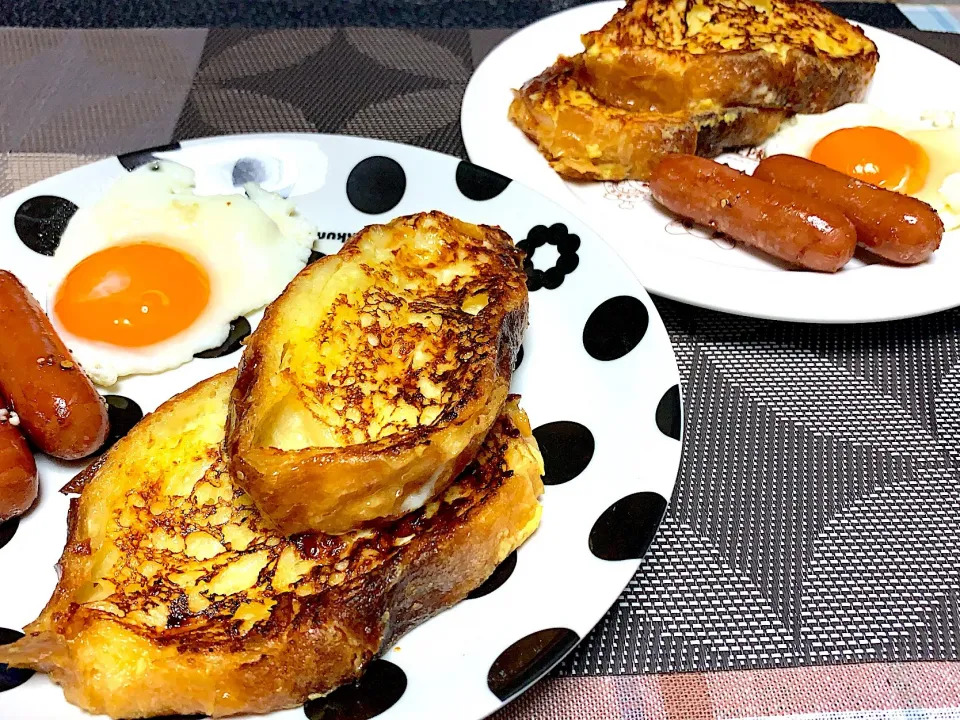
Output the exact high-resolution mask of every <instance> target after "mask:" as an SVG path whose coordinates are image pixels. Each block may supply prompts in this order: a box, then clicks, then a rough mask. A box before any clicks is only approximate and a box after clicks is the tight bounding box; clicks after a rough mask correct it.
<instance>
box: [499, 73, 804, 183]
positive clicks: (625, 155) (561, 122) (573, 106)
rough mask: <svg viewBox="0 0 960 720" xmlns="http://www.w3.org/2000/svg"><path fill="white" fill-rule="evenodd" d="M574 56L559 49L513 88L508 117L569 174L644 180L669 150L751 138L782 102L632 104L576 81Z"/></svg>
mask: <svg viewBox="0 0 960 720" xmlns="http://www.w3.org/2000/svg"><path fill="white" fill-rule="evenodd" d="M580 65H581V59H580V57H575V58H567V57H563V56H561V57H560V58H558V59H557V62H556V63H555V64H554V65H553V66H551V67H549V68H547V69H546V70H544V71H543V73H541V74H540V75H538V76H537V77H535V78H533V79H532V80H530V81H528V82H527V83H526V84H525V85H524V86H523V88H521V89H520V90H515V91H514V99H513V102H512V103H511V105H510V110H509V118H510V119H511V120H512V121H513V122H514V123H515V124H516V125H517V126H518V127H519V128H520V129H521V130H523V132H524V133H525V134H526V135H527V137H529V138H530V139H531V140H533V141H534V142H535V143H537V146H538V148H539V149H540V152H541V154H543V156H544V157H546V159H547V161H548V162H549V163H550V166H551V167H552V168H553V169H554V170H556V171H557V173H559V174H560V175H561V176H563V177H565V178H568V179H571V180H627V179H630V180H646V179H647V178H648V177H649V176H650V172H651V171H652V170H653V168H654V167H655V166H656V165H657V163H658V162H659V161H660V160H661V159H662V158H663V157H665V156H666V155H669V154H671V153H683V154H693V153H696V154H698V155H703V156H706V157H711V156H713V155H717V154H719V153H721V152H723V151H724V150H726V149H729V148H733V147H740V146H745V145H755V144H758V143H761V142H763V141H764V140H766V139H767V138H768V137H769V136H770V135H772V134H773V133H774V132H775V131H776V129H777V128H778V127H779V126H780V123H781V122H782V121H783V120H784V119H785V118H786V116H787V113H786V112H784V111H781V110H762V109H755V108H725V109H722V110H701V111H699V112H696V113H687V112H677V113H670V114H664V113H658V112H634V111H631V110H621V109H619V108H615V107H611V106H609V105H606V104H604V103H602V102H600V101H599V100H597V99H596V98H595V97H594V96H593V95H592V94H590V93H589V92H587V91H586V90H584V89H583V87H582V86H581V85H580V83H579V82H578V77H579V72H580Z"/></svg>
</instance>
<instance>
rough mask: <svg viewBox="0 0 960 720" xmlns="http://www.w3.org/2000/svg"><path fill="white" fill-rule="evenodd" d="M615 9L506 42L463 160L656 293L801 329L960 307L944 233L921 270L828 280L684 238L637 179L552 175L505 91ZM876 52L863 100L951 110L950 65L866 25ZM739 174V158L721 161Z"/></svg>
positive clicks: (487, 63)
mask: <svg viewBox="0 0 960 720" xmlns="http://www.w3.org/2000/svg"><path fill="white" fill-rule="evenodd" d="M621 5H622V3H621V2H600V3H595V4H592V5H583V6H580V7H577V8H574V9H572V10H567V11H565V12H562V13H559V14H557V15H553V16H551V17H548V18H546V19H544V20H541V21H540V22H537V23H535V24H533V25H530V26H528V27H526V28H524V29H523V30H521V31H520V32H518V33H516V34H515V35H512V36H511V37H509V38H507V39H506V40H505V41H504V42H503V43H501V44H500V45H499V46H498V47H497V48H495V49H494V50H493V51H492V52H491V53H490V54H489V55H488V56H487V58H486V59H485V60H484V61H483V63H482V64H481V65H480V67H479V68H477V71H476V72H475V73H474V75H473V78H472V79H471V80H470V84H469V85H468V86H467V91H466V95H465V96H464V99H463V106H462V109H461V118H460V124H461V128H462V130H463V140H464V143H465V144H466V147H467V152H468V154H469V156H470V159H471V160H472V161H473V162H475V163H477V164H478V165H483V166H485V167H488V168H491V169H492V170H496V171H497V172H500V173H503V174H504V175H509V176H510V177H512V178H515V179H517V180H519V181H521V182H523V183H526V184H527V185H529V186H530V187H532V188H535V189H537V190H539V191H540V192H542V193H543V194H545V195H547V196H548V197H551V198H553V199H554V200H556V201H557V202H558V203H560V204H562V205H563V206H564V207H566V208H568V209H569V210H570V211H571V212H573V213H575V214H576V215H578V216H579V217H581V218H582V219H583V220H584V221H585V222H587V223H588V224H590V225H591V226H592V227H593V228H594V229H596V230H597V231H598V232H599V233H600V235H601V236H602V237H603V238H605V239H606V240H607V242H609V243H610V244H611V245H612V246H613V248H614V249H615V250H616V251H617V252H618V253H619V254H620V256H621V257H623V259H624V260H626V262H627V265H629V266H630V268H631V269H632V270H633V271H634V272H635V273H636V274H637V277H639V278H640V282H641V283H643V285H644V287H646V288H647V290H649V291H650V292H652V293H654V294H656V295H663V296H665V297H669V298H673V299H675V300H680V301H683V302H687V303H691V304H693V305H699V306H701V307H706V308H713V309H716V310H724V311H726V312H731V313H736V314H738V315H748V316H752V317H761V318H772V319H776V320H794V321H799V322H821V323H840V322H873V321H878V320H893V319H897V318H904V317H914V316H917V315H925V314H928V313H932V312H936V311H938V310H944V309H946V308H950V307H954V306H956V305H960V283H957V282H956V278H957V277H958V276H960V231H953V232H950V233H947V234H946V235H945V236H944V239H943V243H942V245H941V247H940V249H939V250H938V251H937V252H936V253H935V254H934V256H933V258H932V259H931V260H930V261H928V262H926V263H924V264H923V265H920V266H916V267H911V268H900V267H891V266H887V265H882V264H865V263H864V262H862V261H861V260H859V259H857V258H854V260H852V261H851V262H850V263H849V264H848V266H847V267H846V268H844V269H843V270H841V271H840V272H839V273H837V274H836V275H821V274H818V273H812V272H799V271H792V270H787V269H785V268H784V267H783V266H782V265H779V264H777V263H775V262H771V261H769V260H767V259H765V258H764V257H762V256H761V255H760V254H758V253H753V252H750V251H748V250H745V249H742V248H739V247H737V248H734V247H733V246H732V245H731V244H730V243H728V242H724V241H719V242H718V241H711V240H710V238H709V235H708V234H707V233H704V232H702V231H700V230H694V231H693V232H690V231H688V230H687V229H686V228H684V227H683V226H682V225H680V224H679V223H676V222H672V217H671V216H669V215H667V214H666V213H664V212H663V211H662V210H660V209H659V208H657V207H656V206H655V205H654V204H653V202H652V201H650V200H649V199H648V198H647V197H646V192H645V191H646V188H645V185H644V184H643V183H639V182H634V181H627V182H623V183H575V182H568V181H564V180H562V179H561V178H560V177H559V176H558V175H557V174H556V173H554V172H553V170H551V169H550V167H549V165H547V162H546V161H545V160H544V159H543V157H542V156H541V155H540V153H539V152H537V149H536V147H535V145H534V144H533V143H532V142H530V141H529V140H528V139H527V138H526V137H525V136H524V134H523V133H522V132H521V131H520V130H519V129H518V128H517V127H516V126H514V125H513V124H512V123H510V122H509V121H508V120H507V108H508V107H509V105H510V101H511V99H512V95H511V88H518V87H520V86H521V85H522V84H523V83H524V82H525V81H526V80H527V79H529V78H530V77H533V76H534V75H538V74H539V73H540V72H541V71H542V70H543V69H544V68H545V67H547V66H548V65H550V64H552V63H553V61H554V60H555V59H556V57H557V55H558V54H560V53H563V54H575V53H577V52H579V51H581V50H582V49H583V46H582V44H581V43H580V35H581V34H582V33H584V32H587V31H589V30H593V29H596V28H599V27H601V26H602V25H603V24H604V23H605V22H606V21H607V20H608V19H609V18H610V17H611V16H612V15H613V14H614V12H616V10H617V9H618V8H619V7H621ZM864 30H865V32H866V33H867V35H869V37H870V38H871V39H872V40H873V41H874V42H876V44H877V47H878V48H879V50H880V63H879V65H878V67H877V72H876V76H875V77H874V80H873V83H872V85H871V87H870V90H869V93H868V94H867V98H866V102H870V103H872V104H875V105H877V106H878V107H880V108H882V109H884V110H888V111H890V112H893V113H904V112H911V113H913V112H915V113H917V114H919V113H920V112H921V111H923V110H927V109H948V110H955V111H956V110H960V96H958V95H957V93H956V91H955V90H953V88H957V87H960V66H957V65H955V64H954V63H952V62H950V61H949V60H947V59H946V58H944V57H941V56H940V55H937V54H936V53H934V52H933V51H931V50H928V49H926V48H924V47H921V46H919V45H916V44H914V43H911V42H909V41H908V40H904V39H903V38H900V37H898V36H896V35H893V34H891V33H888V32H884V31H883V30H877V29H875V28H871V27H866V26H864ZM720 159H721V160H725V161H727V162H730V164H733V165H737V166H738V167H740V169H749V168H750V167H751V166H752V164H753V163H752V162H751V161H748V160H746V159H745V158H742V157H740V156H737V155H725V156H722V157H721V158H720Z"/></svg>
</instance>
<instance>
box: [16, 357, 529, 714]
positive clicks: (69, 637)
mask: <svg viewBox="0 0 960 720" xmlns="http://www.w3.org/2000/svg"><path fill="white" fill-rule="evenodd" d="M234 377H235V374H234V373H233V372H232V371H231V372H228V373H224V374H222V375H220V376H217V377H215V378H211V379H210V380H207V381H204V382H202V383H200V384H199V385H197V386H195V387H194V388H192V389H190V390H188V391H187V392H185V393H183V394H182V395H180V396H178V397H176V398H173V399H172V400H170V401H168V402H167V403H165V404H164V405H163V406H161V407H160V408H159V409H158V410H157V411H156V412H155V413H153V414H152V415H150V416H148V417H147V418H145V419H144V421H143V422H141V423H140V425H138V426H137V427H136V428H135V429H134V430H133V431H132V432H131V433H130V434H128V435H127V436H126V437H125V438H124V439H123V440H121V441H120V442H119V443H117V445H116V446H114V448H112V449H111V450H110V451H109V453H108V454H107V455H106V456H105V457H104V459H103V460H102V461H101V462H99V463H97V464H96V465H94V466H91V469H90V470H88V471H87V472H86V473H84V475H83V477H82V478H80V480H79V481H78V482H77V483H74V487H75V488H77V487H82V488H83V490H82V495H81V497H80V498H79V499H75V500H73V501H72V502H71V508H70V516H69V531H68V540H67V544H66V547H65V549H64V552H63V556H62V557H61V560H60V566H61V568H62V571H63V572H62V576H61V579H60V582H59V583H58V585H57V588H56V590H55V592H54V594H53V597H52V598H51V600H50V602H49V603H48V605H47V607H46V608H45V609H44V610H43V613H42V614H41V615H40V617H39V618H38V619H37V620H36V621H34V622H33V623H31V624H30V625H29V626H28V627H27V628H26V629H25V630H26V633H27V634H26V636H25V637H24V638H22V639H21V640H19V641H18V642H16V643H14V644H12V645H6V646H0V662H2V663H7V664H10V665H12V666H15V667H31V668H34V669H37V670H40V671H43V672H47V673H49V674H50V675H51V676H52V678H53V679H54V681H55V682H57V683H59V684H60V685H61V686H62V687H63V690H64V693H65V695H66V697H67V699H68V700H69V701H70V702H72V703H74V704H76V705H79V706H80V707H82V708H84V709H85V710H88V711H90V712H92V713H97V714H99V713H105V714H108V715H110V716H112V717H115V718H121V717H122V718H133V717H149V716H153V715H165V714H179V713H197V712H199V713H205V714H207V715H211V716H214V717H220V716H226V715H232V714H238V713H262V712H269V711H273V710H279V709H283V708H287V707H294V706H296V705H299V704H301V703H303V702H304V701H305V700H306V699H307V698H308V696H310V695H313V694H324V693H326V692H329V691H330V690H331V689H333V688H335V687H336V686H338V685H340V684H342V683H345V682H349V681H351V680H353V679H355V678H356V677H358V676H359V675H360V673H361V672H362V670H363V667H364V666H365V664H366V663H368V662H369V661H370V660H371V659H372V658H373V657H375V656H376V655H377V654H379V653H380V652H381V651H382V650H383V649H384V648H386V647H388V646H389V645H390V643H392V642H393V641H394V640H395V639H396V638H397V637H399V636H400V635H402V634H403V633H405V632H406V631H407V630H409V629H410V628H412V627H413V626H415V625H416V624H418V623H420V622H422V621H423V620H425V619H427V618H428V617H430V616H432V615H433V614H435V613H437V612H439V611H440V610H442V609H444V608H446V607H448V606H450V605H452V604H454V603H456V602H458V601H459V600H461V599H463V598H464V597H465V596H466V594H467V593H468V592H470V591H471V590H472V589H474V588H475V587H476V586H478V585H479V584H480V583H481V582H482V581H483V580H484V579H486V577H487V576H489V574H490V573H491V572H492V571H493V569H494V568H495V567H496V565H497V564H498V563H499V562H500V561H502V560H503V558H504V557H506V555H508V554H509V553H510V552H512V551H513V549H515V548H516V547H517V546H518V545H519V544H520V543H522V542H523V541H524V540H525V539H526V538H527V537H528V536H529V535H530V534H531V533H532V532H533V531H534V529H535V528H536V526H537V524H538V522H539V517H540V506H539V503H538V500H537V498H538V496H539V495H540V493H541V492H542V490H543V485H542V483H541V481H540V476H541V473H542V469H543V467H542V459H541V458H540V456H539V452H538V451H537V448H536V442H535V441H534V440H533V438H532V435H531V432H530V426H529V423H528V421H527V420H526V416H525V415H524V414H523V412H522V411H521V410H519V408H518V407H517V404H516V398H515V397H514V398H512V399H511V401H509V402H508V403H507V404H506V408H505V411H504V414H503V415H502V416H501V417H500V418H498V420H497V421H496V423H495V424H494V426H493V428H492V429H491V431H490V434H489V435H488V437H487V440H486V442H485V443H484V445H483V446H482V447H481V449H480V451H479V453H478V455H477V458H476V460H475V462H474V463H472V464H471V465H470V467H469V468H467V470H466V471H465V472H464V473H463V474H462V475H461V476H460V477H459V478H458V479H457V481H456V482H455V483H454V484H453V485H452V486H450V488H448V490H447V491H446V493H444V496H443V498H442V499H441V500H438V501H436V502H432V503H429V504H428V505H427V506H425V507H424V508H421V509H420V510H418V511H416V512H414V513H411V514H410V515H409V516H407V517H404V518H403V519H401V520H400V521H397V522H396V523H393V524H390V525H388V526H384V527H383V528H381V529H380V530H378V531H377V532H371V531H358V532H356V533H352V534H350V535H345V536H323V535H309V536H300V537H298V538H295V539H292V540H291V539H287V538H284V537H283V536H281V535H279V534H277V533H276V531H275V530H273V529H272V528H271V526H270V524H269V522H268V521H266V520H265V519H264V518H262V517H261V516H260V515H259V514H258V513H257V512H256V509H255V508H254V506H253V503H252V501H251V500H250V498H249V497H248V496H247V495H246V494H245V493H243V492H242V491H241V490H240V489H239V488H237V487H236V486H235V484H234V483H233V479H232V478H231V476H230V474H229V472H228V471H227V468H226V463H225V461H224V459H223V457H222V451H221V441H222V438H223V431H224V418H225V415H226V410H227V402H228V396H229V393H230V389H231V387H232V385H233V381H234ZM201 536H203V537H201ZM218 591H219V592H218Z"/></svg>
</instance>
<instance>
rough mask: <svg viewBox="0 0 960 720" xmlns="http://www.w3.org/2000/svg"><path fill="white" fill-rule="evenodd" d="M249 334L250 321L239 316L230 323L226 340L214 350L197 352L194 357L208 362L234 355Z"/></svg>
mask: <svg viewBox="0 0 960 720" xmlns="http://www.w3.org/2000/svg"><path fill="white" fill-rule="evenodd" d="M250 332H251V328H250V321H249V320H247V319H246V318H245V317H243V315H241V316H240V317H238V318H237V319H236V320H233V321H231V323H230V332H229V334H228V335H227V339H226V340H224V341H223V342H222V343H221V344H220V345H218V346H217V347H215V348H210V349H209V350H204V351H203V352H198V353H197V354H196V355H194V357H195V358H201V359H203V360H209V359H210V358H218V357H223V356H224V355H229V354H230V353H235V352H236V351H237V350H239V349H240V347H241V343H242V342H243V341H244V340H245V339H247V338H248V337H249V336H250Z"/></svg>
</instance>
